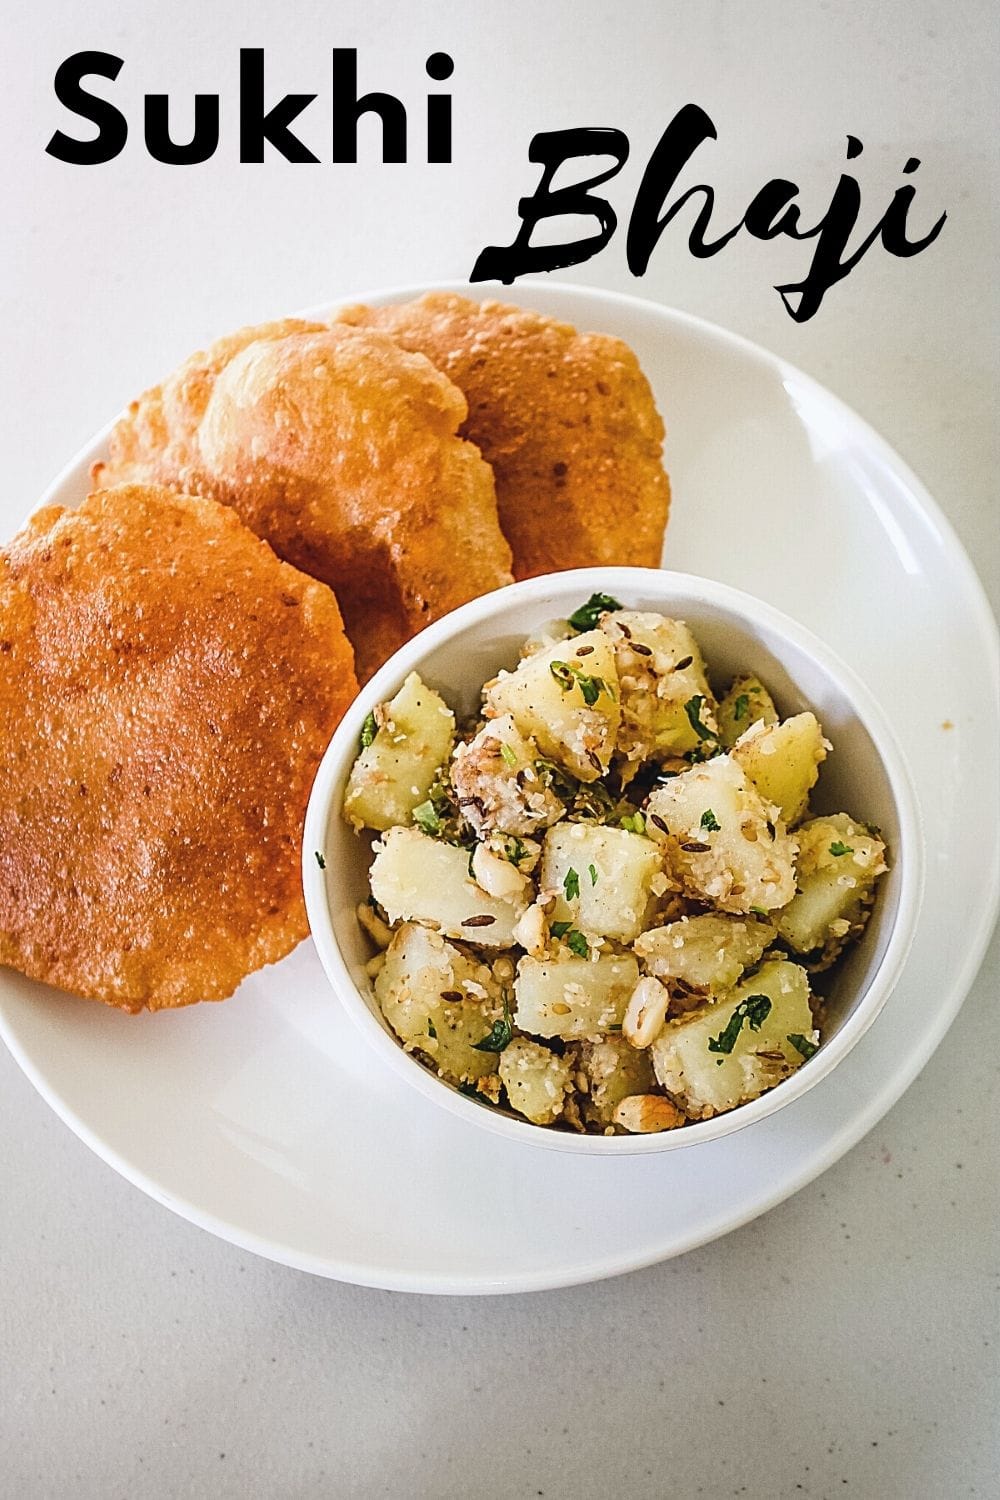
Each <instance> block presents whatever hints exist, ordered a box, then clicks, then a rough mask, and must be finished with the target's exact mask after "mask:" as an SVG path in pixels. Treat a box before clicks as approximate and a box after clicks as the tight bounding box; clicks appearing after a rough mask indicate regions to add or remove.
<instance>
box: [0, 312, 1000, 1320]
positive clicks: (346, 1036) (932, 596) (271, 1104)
mask: <svg viewBox="0 0 1000 1500" xmlns="http://www.w3.org/2000/svg"><path fill="white" fill-rule="evenodd" d="M455 289H456V290H462V291H465V292H469V291H470V289H469V288H467V287H456V288H455ZM416 290H419V289H413V288H407V289H404V290H401V291H399V292H396V293H394V294H385V295H383V296H382V297H380V298H374V297H369V298H368V299H367V300H371V301H374V300H383V301H390V300H396V298H397V297H402V296H409V295H414V294H415V291H416ZM477 294H478V295H482V296H486V295H491V293H490V292H489V291H487V290H486V289H482V288H474V289H472V295H477ZM504 295H507V294H506V293H504ZM352 300H356V299H352ZM511 300H516V301H519V302H522V303H524V304H526V305H529V306H533V307H537V308H540V309H541V310H542V311H543V312H549V313H554V314H556V315H557V316H560V317H565V318H567V319H568V320H570V321H572V322H574V323H576V324H577V325H578V326H580V327H584V328H592V329H599V330H602V331H606V332H609V333H616V334H619V335H620V336H621V337H623V338H625V339H627V340H628V342H629V343H630V344H632V346H633V347H634V348H635V350H636V352H637V353H638V355H639V358H640V360H641V361H642V364H643V366H644V368H645V369H646V371H647V373H648V375H649V377H650V379H651V380H652V383H653V386H654V388H655V390H656V393H657V397H658V400H659V404H660V406H661V409H662V410H663V412H664V413H665V415H666V418H667V421H668V426H669V438H668V449H667V463H668V468H669V470H670V473H671V479H672V483H673V490H674V512H673V517H672V520H671V523H670V529H669V533H668V553H667V555H668V557H669V561H670V565H671V567H673V568H675V569H679V570H687V571H690V572H695V573H703V574H705V575H707V576H709V577H713V578H717V579H720V580H721V581H723V582H727V583H732V584H735V585H737V586H739V587H742V588H745V589H746V590H747V591H748V592H750V593H753V594H758V595H760V596H762V597H763V598H765V599H769V600H770V601H771V602H772V603H774V604H775V605H777V606H778V607H779V608H780V609H783V610H785V611H786V612H787V613H788V614H790V615H792V616H794V617H796V618H798V619H799V620H801V621H802V622H803V623H804V624H805V625H808V626H810V627H811V628H812V629H813V630H814V631H816V632H817V634H819V635H820V636H822V637H823V638H824V639H825V640H826V641H828V642H829V644H830V645H831V646H833V648H834V649H835V650H836V651H838V652H839V653H840V654H841V655H842V656H843V657H844V658H846V660H847V661H848V662H849V663H850V664H851V665H852V666H854V668H855V669H856V670H857V671H858V672H859V674H860V675H861V676H862V677H863V678H864V679H865V680H866V681H867V683H868V685H869V687H871V688H872V689H873V691H874V692H875V694H876V695H877V696H878V697H879V698H880V700H881V702H882V704H883V706H884V707H885V709H886V712H887V714H888V716H889V719H890V720H891V721H892V723H893V724H894V727H895V729H896V731H897V733H898V735H899V737H900V739H901V741H902V743H903V745H904V747H905V749H906V752H907V754H908V757H909V762H910V766H911V770H912V772H913V775H914V779H915V782H916V787H917V793H918V797H919V799H920V803H921V809H922V814H923V818H924V827H925V834H926V840H927V848H928V851H929V857H928V869H927V887H926V899H925V906H924V910H925V913H926V914H927V915H926V916H925V918H924V921H923V924H922V927H921V930H920V932H919V933H918V935H917V939H916V942H915V944H914V947H913V951H912V953H911V956H910V959H909V961H908V963H907V966H906V969H905V970H904V973H903V977H902V979H901V981H900V983H899V985H898V987H897V989H896V991H895V992H894V994H893V995H892V996H891V998H890V999H889V1001H888V1003H887V1005H886V1007H885V1009H884V1011H883V1012H882V1015H881V1017H880V1018H879V1020H878V1021H877V1023H876V1024H875V1025H874V1026H873V1027H872V1029H871V1031H869V1032H868V1034H867V1035H866V1036H865V1037H864V1038H863V1040H862V1041H861V1042H860V1043H859V1044H858V1046H857V1047H856V1048H855V1050H854V1051H853V1052H852V1053H851V1055H850V1056H849V1057H848V1058H847V1059H845V1061H844V1062H843V1064H842V1065H841V1066H840V1067H839V1068H838V1069H837V1070H836V1071H835V1072H834V1073H833V1074H832V1075H831V1076H830V1077H829V1078H827V1079H825V1080H824V1081H823V1082H822V1083H821V1084H820V1085H819V1086H817V1088H815V1089H814V1090H812V1091H811V1092H810V1093H809V1094H807V1095H806V1096H804V1097H803V1098H801V1099H799V1100H797V1101H795V1102H794V1103H793V1104H791V1105H789V1106H788V1108H786V1109H784V1110H781V1111H780V1112H779V1113H778V1114H776V1115H774V1116H773V1117H771V1118H770V1119H768V1120H765V1121H762V1122H760V1123H759V1124H757V1125H755V1126H754V1127H753V1129H752V1130H749V1131H740V1132H737V1133H736V1134H734V1135H731V1136H727V1137H725V1138H724V1139H722V1140H719V1141H714V1142H709V1143H707V1144H702V1145H699V1146H697V1147H695V1148H693V1149H691V1150H679V1151H672V1152H669V1153H666V1154H664V1155H662V1156H654V1157H641V1156H640V1157H629V1158H625V1159H621V1160H604V1159H597V1160H593V1159H590V1158H585V1157H570V1156H563V1155H561V1154H558V1153H555V1152H550V1151H545V1150H541V1149H539V1150H537V1151H534V1150H525V1149H524V1148H523V1147H521V1146H515V1145H512V1144H511V1143H510V1142H508V1141H506V1140H503V1139H501V1138H499V1137H495V1136H492V1135H490V1134H489V1133H488V1132H486V1131H482V1130H477V1129H473V1128H472V1127H471V1126H466V1125H464V1124H463V1122H461V1121H459V1120H456V1119H455V1118H453V1117H452V1116H451V1115H449V1114H448V1113H447V1112H446V1111H444V1110H441V1109H438V1108H437V1107H436V1106H434V1105H433V1104H431V1103H430V1102H429V1101H427V1100H426V1099H423V1098H421V1097H420V1096H419V1095H418V1094H417V1093H416V1091H414V1090H412V1089H408V1088H404V1087H403V1086H402V1084H401V1083H400V1082H399V1080H398V1078H397V1077H396V1075H395V1074H394V1073H393V1072H392V1071H391V1070H390V1069H389V1068H388V1067H386V1066H385V1065H384V1064H383V1063H382V1062H381V1061H380V1060H379V1059H378V1058H377V1057H376V1056H375V1054H374V1053H373V1052H372V1050H371V1049H370V1048H369V1047H368V1046H367V1045H366V1043H365V1041H364V1039H363V1038H362V1037H361V1036H360V1035H359V1034H358V1032H357V1031H356V1029H355V1027H354V1026H353V1025H352V1024H351V1022H350V1020H349V1019H348V1018H347V1016H346V1015H345V1014H343V1013H342V1012H341V1010H340V1008H339V1006H338V1003H337V1001H336V999H335V997H334V996H333V994H332V992H331V991H330V989H329V987H328V985H327V982H326V980H325V978H324V976H323V973H322V971H321V969H320V966H319V963H318V960H317V958H316V955H315V953H314V951H313V948H312V945H311V943H306V944H303V945H302V946H301V947H300V948H299V949H298V950H297V952H296V953H294V954H293V955H292V956H291V957H290V958H288V959H286V960H285V961H284V962H283V963H281V964H279V965H277V966H276V967H274V968H272V969H269V970H265V971H264V972H262V973H260V974H256V975H254V976H253V977H252V978H251V979H249V980H248V981H247V982H246V983H245V984H244V985H243V987H242V988H241V990H240V992H239V994H238V995H237V996H236V997H234V998H233V999H232V1000H229V1001H227V1002H226V1003H225V1004H223V1005H201V1006H193V1007H191V1008H189V1009H187V1010H182V1011H178V1012H173V1013H166V1014H162V1015H158V1016H139V1017H130V1016H126V1015H123V1014H119V1013H118V1012H115V1011H111V1010H107V1009H105V1008H104V1007H103V1006H97V1005H93V1004H85V1003H83V1002H81V1001H78V1000H73V999H71V998H69V997H66V996H62V995H59V994H57V993H56V992H55V991H52V990H49V989H46V988H45V987H43V986H40V985H37V984H33V983H31V982H29V981H28V980H25V979H22V978H21V977H20V976H18V975H15V974H13V973H11V972H10V971H9V970H3V971H2V973H0V1029H2V1032H3V1035H4V1037H5V1039H6V1041H7V1044H8V1046H9V1047H10V1049H11V1051H12V1052H13V1053H14V1055H15V1057H16V1058H17V1059H18V1061H19V1062H20V1064H21V1066H22V1067H23V1068H24V1070H25V1072H26V1073H27V1074H28V1076H29V1078H31V1080H32V1081H33V1083H34V1084H35V1086H36V1087H37V1088H38V1089H39V1091H40V1092H41V1093H42V1094H43V1096H44V1097H45V1098H46V1099H47V1100H48V1101H49V1103H50V1104H51V1105H52V1107H53V1108H54V1109H55V1110H56V1111H57V1112H58V1113H59V1114H60V1115H61V1116H62V1118H63V1119H64V1120H65V1121H66V1122H67V1124H69V1125H70V1126H71V1127H72V1129H73V1130H75V1131H76V1133H77V1134H78V1135H79V1136H80V1137H81V1138H82V1139H83V1140H84V1141H86V1142H87V1144H88V1145H90V1146H91V1147H92V1148H93V1150H95V1151H96V1152H97V1153H98V1154H99V1155H100V1156H102V1157H103V1158H104V1160H105V1161H107V1162H109V1163H110V1164H111V1165H112V1166H113V1167H115V1168H116V1170H118V1171H119V1172H121V1173H122V1174H123V1175H124V1176H125V1177H127V1178H128V1179H129V1180H130V1181H131V1182H134V1183H135V1184H136V1185H137V1186H138V1187H141V1188H142V1189H143V1190H144V1191H145V1192H147V1193H149V1194H150V1195H151V1196H152V1197H154V1198H156V1199H157V1200H158V1201H159V1202H161V1203H163V1204H165V1205H166V1206H167V1207H169V1208H172V1209H173V1210H175V1212H177V1213H180V1214H182V1215H184V1217H186V1218H188V1219H190V1220H192V1221H193V1222H194V1223H196V1224H200V1225H201V1226H203V1227H204V1228H206V1229H208V1230H211V1231H212V1232H213V1233H215V1234H218V1235H221V1236H222V1237H223V1238H225V1239H228V1240H231V1241H232V1242H233V1243H235V1244H238V1245H241V1246H243V1247H244V1248H246V1249H248V1250H252V1251H255V1252H257V1253H259V1254H262V1255H266V1256H269V1257H270V1258H271V1259H273V1260H277V1261H282V1262H284V1263H286V1264H288V1265H292V1266H297V1267H300V1268H301V1269H303V1270H307V1271H314V1272H318V1273H320V1274H322V1275H327V1276H334V1277H338V1278H340V1279H342V1280H346V1281H355V1282H360V1283H364V1284H367V1285H373V1286H381V1287H390V1288H395V1289H400V1290H406V1291H419V1292H460V1293H469V1292H508V1291H526V1290H533V1289H539V1288H544V1287H554V1286H564V1285H569V1284H572V1283H575V1282H583V1281H589V1280H593V1279H596V1278H598V1277H602V1276H611V1275H614V1274H616V1273H618V1272H621V1271H627V1270H630V1269H634V1268H635V1267H638V1266H643V1265H648V1264H650V1263H652V1262H654V1261H657V1260H661V1259H663V1258H665V1257H667V1256H670V1255H677V1254H679V1253H680V1252H682V1251H684V1250H687V1249H690V1248H691V1247H693V1246H695V1245H698V1244H702V1243H704V1242H705V1241H707V1240H710V1239H713V1238H715V1237H716V1236H718V1235H721V1234H724V1233H726V1232H727V1231H728V1230H730V1229H733V1228H735V1227H736V1226H737V1225H740V1224H744V1223H746V1222H747V1221H748V1220H750V1219H752V1218H754V1217H755V1216H756V1215H757V1214H760V1213H762V1212H764V1210H766V1209H768V1208H770V1207H772V1206H773V1205H774V1204H776V1203H778V1202H780V1201H781V1200H782V1199H783V1198H786V1197H787V1196H788V1195H789V1194H790V1193H793V1192H794V1191H795V1190H796V1189H797V1188H799V1187H801V1186H802V1185H803V1184H804V1183H806V1182H808V1181H809V1180H810V1179H811V1178H813V1177H815V1176H816V1175H817V1174H818V1173H819V1172H821V1171H823V1170H824V1169H825V1168H826V1167H828V1166H830V1165H831V1164H832V1163H833V1162H834V1161H836V1160H837V1158H838V1157H839V1156H841V1155H842V1154H843V1153H844V1152H845V1151H846V1150H848V1148H849V1147H850V1146H852V1145H853V1144H854V1143H855V1142H856V1141H858V1140H859V1139H860V1138H861V1136H862V1135H864V1133H865V1132H866V1131H867V1130H869V1129H870V1128H871V1127H872V1126H873V1125H874V1124H875V1123H876V1121H877V1120H878V1119H880V1117H881V1116H882V1115H883V1114H884V1113H885V1111H886V1110H887V1109H888V1108H889V1107H890V1105H891V1104H893V1103H894V1101H895V1100H896V1099H897V1098H898V1097H899V1095H900V1094H901V1093H902V1092H903V1090H904V1089H905V1088H906V1086H907V1084H909V1083H910V1082H911V1080H912V1079H913V1078H914V1077H915V1076H916V1074H917V1073H918V1072H919V1070H920V1069H921V1068H922V1067H923V1065H924V1063H925V1062H926V1061H927V1059H928V1058H929V1057H930V1055H931V1053H932V1052H933V1050H934V1048H935V1047H936V1046H937V1044H938V1042H939V1041H940V1040H941V1037H942V1036H943V1035H944V1032H945V1031H946V1029H947V1027H948V1025H949V1023H950V1022H951V1021H952V1019H953V1018H954V1016H955V1014H956V1012H957V1010H958V1008H959V1005H960V1004H961V1002H962V1000H963V998H964V996H965V994H966V991H967V989H968V987H969V985H970V984H971V982H972V979H973V977H974V975H975V972H976V969H977V968H978V966H979V963H980V960H981V958H982V954H983V951H984V949H985V946H986V943H987V940H988V937H989V934H990V930H991V928H992V924H993V920H994V917H995V913H996V905H997V886H998V878H997V871H996V865H995V859H994V855H995V851H996V849H997V847H998V844H1000V827H998V824H1000V814H998V809H997V797H996V789H995V785H994V778H995V759H996V746H997V742H998V720H1000V714H998V708H997V703H996V686H995V684H996V680H997V670H996V662H997V638H996V628H995V625H994V623H993V620H992V617H991V615H990V612H989V609H988V607H987V605H986V601H985V599H984V596H983V593H982V590H981V588H980V585H979V583H978V581H977V579H976V577H975V575H974V573H973V571H972V568H971V566H970V565H969V562H968V560H967V558H966V557H965V554H964V553H963V551H962V549H961V547H960V546H959V544H958V542H957V540H956V538H955V536H954V535H953V533H952V531H951V529H950V528H949V526H948V524H947V523H946V521H945V520H944V519H943V517H942V516H941V514H940V512H939V511H938V510H937V508H936V506H935V505H934V503H933V501H932V500H931V499H930V497H929V496H928V495H927V493H926V491H925V490H924V489H923V487H922V486H921V485H920V483H919V482H918V481H917V479H916V478H915V477H914V476H913V474H911V473H910V471H909V470H908V469H907V468H906V466H905V465H904V464H903V463H902V462H901V461H900V459H899V458H898V457H897V456H896V454H894V453H893V452H892V450H891V449H890V448H888V447H887V445H886V444H885V443H884V442H883V441H882V439H881V438H879V437H878V436H877V435H876V434H875V433H874V432H873V431H872V430H871V429H870V428H869V427H868V426H866V424H865V423H864V422H862V421H861V420H860V419H859V418H858V417H857V416H856V415H854V413H852V412H851V411H850V410H848V409H847V408H846V407H845V406H843V405H842V404H841V403H840V402H839V401H837V400H836V399H835V398H834V397H833V396H831V395H830V394H829V393H828V392H826V391H824V390H823V389H822V388H821V387H820V386H818V385H817V384H816V383H815V382H814V381H812V380H810V379H808V378H807V377H806V376H804V375H802V374H801V373H800V372H799V371H797V370H795V369H794V368H792V367H791V366H789V365H786V364H784V363H783V362H782V361H780V360H778V359H775V358H774V357H773V356H771V355H769V354H767V353H765V352H764V351H763V350H761V349H758V348H756V347H754V346H753V345H751V344H748V343H746V342H745V341H743V340H741V339H738V338H736V337H734V336H733V335H731V334H728V333H725V332H723V331H722V330H721V329H718V328H714V327H712V326H711V325H709V324H707V323H703V322H700V321H699V320H697V319H695V318H691V317H687V316H684V315H682V314H680V313H676V312H670V311H667V310H666V309H663V308H660V307H656V306H653V305H651V304H648V303H644V302H641V301H638V300H636V299H632V298H627V297H621V296H615V295H612V294H610V293H605V292H598V291H592V290H587V289H582V288H578V287H568V286H567V287H560V286H556V285H546V286H539V285H532V286H529V285H519V286H517V287H516V288H515V289H513V292H512V294H511ZM150 373H151V375H154V374H156V373H157V372H154V371H151V372H150ZM102 439H103V435H102V436H99V437H98V438H97V439H96V440H95V441H94V443H93V444H92V445H91V446H90V447H89V448H88V449H87V451H86V452H85V453H82V454H81V455H80V456H79V458H78V459H77V460H76V461H75V462H74V463H73V464H72V465H71V466H70V468H69V469H67V470H66V471H65V472H64V473H63V474H62V475H61V476H60V478H59V479H58V480H57V482H56V484H55V485H54V486H53V488H52V490H51V491H50V492H49V494H48V495H47V496H46V497H45V498H46V500H47V501H48V502H61V503H63V504H69V505H73V504H76V503H78V502H79V500H80V499H81V498H82V496H83V495H84V494H85V493H86V489H87V471H88V468H89V465H90V463H91V461H92V460H93V458H95V457H96V456H98V455H99V454H100V452H101V450H102ZM946 723H947V724H949V725H951V726H953V727H950V728H945V727H943V726H944V725H945V724H946Z"/></svg>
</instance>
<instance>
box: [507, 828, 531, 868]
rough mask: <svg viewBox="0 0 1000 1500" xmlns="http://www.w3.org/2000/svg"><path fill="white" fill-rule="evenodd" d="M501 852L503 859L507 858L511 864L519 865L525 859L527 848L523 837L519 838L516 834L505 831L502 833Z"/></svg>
mask: <svg viewBox="0 0 1000 1500" xmlns="http://www.w3.org/2000/svg"><path fill="white" fill-rule="evenodd" d="M503 854H504V859H507V860H509V861H510V863H511V864H512V865H519V864H520V863H521V861H522V860H523V859H527V857H528V850H527V848H526V847H525V844H524V840H523V839H519V838H518V837H517V835H516V834H513V833H505V834H504V835H503Z"/></svg>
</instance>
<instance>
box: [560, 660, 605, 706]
mask: <svg viewBox="0 0 1000 1500" xmlns="http://www.w3.org/2000/svg"><path fill="white" fill-rule="evenodd" d="M549 671H550V672H551V673H552V676H553V677H554V678H555V680H556V682H558V684H559V686H560V687H561V688H562V690H563V692H564V693H568V692H569V690H570V688H572V687H573V686H574V685H575V686H577V687H579V689H580V692H581V693H582V694H583V701H584V703H586V705H587V707H588V708H593V706H594V704H595V703H596V702H597V700H598V698H599V697H600V696H601V694H602V693H607V695H608V697H609V698H613V697H614V693H613V692H612V691H611V689H610V688H609V687H608V685H607V683H606V682H605V681H604V678H603V677H588V676H587V674H586V672H582V671H581V670H580V668H579V667H577V666H574V665H573V664H572V662H568V661H553V662H550V663H549Z"/></svg>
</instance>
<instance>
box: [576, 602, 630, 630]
mask: <svg viewBox="0 0 1000 1500" xmlns="http://www.w3.org/2000/svg"><path fill="white" fill-rule="evenodd" d="M621 608H622V606H621V605H620V604H619V603H618V600H617V599H612V597H611V595H610V594H591V596H590V598H589V599H588V600H587V602H586V604H581V605H580V608H579V609H578V610H575V611H574V613H573V614H571V615H570V617H569V620H568V622H567V623H568V624H570V625H572V627H573V629H574V630H578V631H580V632H581V634H582V633H583V631H585V630H594V629H596V627H597V622H598V620H599V619H600V618H601V615H603V614H607V613H608V611H609V610H613V609H621Z"/></svg>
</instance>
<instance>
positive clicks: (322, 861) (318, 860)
mask: <svg viewBox="0 0 1000 1500" xmlns="http://www.w3.org/2000/svg"><path fill="white" fill-rule="evenodd" d="M316 863H317V864H318V865H319V867H320V869H321V870H325V869H326V860H325V859H324V858H323V856H322V854H320V852H319V850H318V849H317V850H316Z"/></svg>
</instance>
